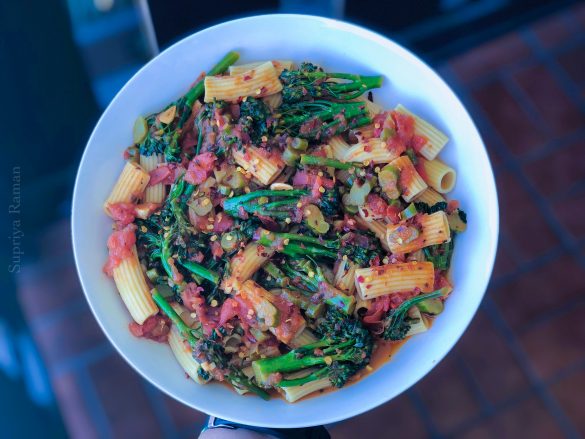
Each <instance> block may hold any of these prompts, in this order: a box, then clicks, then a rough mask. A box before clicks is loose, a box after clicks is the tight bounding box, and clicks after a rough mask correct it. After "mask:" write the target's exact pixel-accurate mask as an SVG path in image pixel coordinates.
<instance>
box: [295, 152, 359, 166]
mask: <svg viewBox="0 0 585 439" xmlns="http://www.w3.org/2000/svg"><path fill="white" fill-rule="evenodd" d="M301 165H308V166H327V167H330V168H335V169H351V168H356V167H361V166H363V165H362V164H361V163H345V162H341V161H339V160H336V159H330V158H327V157H319V156H314V155H307V154H302V155H301Z"/></svg>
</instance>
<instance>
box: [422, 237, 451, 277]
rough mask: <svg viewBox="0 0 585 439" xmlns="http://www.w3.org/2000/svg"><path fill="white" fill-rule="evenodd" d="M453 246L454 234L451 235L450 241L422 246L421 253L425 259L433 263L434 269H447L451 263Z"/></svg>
mask: <svg viewBox="0 0 585 439" xmlns="http://www.w3.org/2000/svg"><path fill="white" fill-rule="evenodd" d="M454 246H455V235H451V240H450V241H448V242H444V243H443V244H437V245H430V246H428V247H425V248H423V253H424V255H425V258H426V260H427V261H430V262H432V263H433V265H434V267H435V270H448V269H449V266H450V265H451V256H452V255H453V248H454Z"/></svg>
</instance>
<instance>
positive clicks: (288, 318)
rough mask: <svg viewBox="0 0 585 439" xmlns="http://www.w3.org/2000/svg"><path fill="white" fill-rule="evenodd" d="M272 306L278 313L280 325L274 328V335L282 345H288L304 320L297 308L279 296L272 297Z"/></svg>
mask: <svg viewBox="0 0 585 439" xmlns="http://www.w3.org/2000/svg"><path fill="white" fill-rule="evenodd" d="M271 301H272V304H273V305H274V306H275V307H276V308H277V309H278V311H279V312H280V323H279V324H278V326H277V327H276V328H274V335H275V336H276V338H277V339H278V340H280V341H281V342H283V343H289V342H290V341H291V340H292V339H293V338H294V337H295V335H297V333H298V332H299V331H300V330H301V328H302V327H303V325H304V323H305V320H304V319H303V317H302V316H301V313H300V311H299V309H298V307H296V306H294V305H293V304H292V303H290V302H289V301H287V300H285V299H283V298H282V297H280V296H274V297H273V298H272V299H271Z"/></svg>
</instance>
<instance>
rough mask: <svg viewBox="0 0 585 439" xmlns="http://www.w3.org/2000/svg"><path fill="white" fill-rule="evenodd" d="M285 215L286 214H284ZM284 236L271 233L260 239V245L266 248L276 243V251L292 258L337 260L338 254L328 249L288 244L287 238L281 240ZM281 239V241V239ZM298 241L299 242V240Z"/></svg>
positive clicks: (320, 246) (302, 244) (310, 245)
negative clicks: (306, 256)
mask: <svg viewBox="0 0 585 439" xmlns="http://www.w3.org/2000/svg"><path fill="white" fill-rule="evenodd" d="M283 213H284V212H283ZM280 235H282V234H280V233H271V234H269V235H265V234H261V236H260V238H258V240H257V242H258V244H261V245H263V246H265V247H272V246H273V245H274V244H275V243H276V244H277V248H276V250H277V251H279V252H281V253H284V254H285V255H288V256H291V257H298V256H302V255H308V256H314V257H319V256H321V257H324V258H331V259H337V252H334V251H331V250H328V249H327V248H325V247H323V246H322V245H321V244H319V246H316V245H312V244H304V243H302V242H301V244H297V243H296V242H288V243H287V244H285V243H284V240H285V239H286V238H281V236H280ZM279 238H281V239H279ZM297 241H298V240H297Z"/></svg>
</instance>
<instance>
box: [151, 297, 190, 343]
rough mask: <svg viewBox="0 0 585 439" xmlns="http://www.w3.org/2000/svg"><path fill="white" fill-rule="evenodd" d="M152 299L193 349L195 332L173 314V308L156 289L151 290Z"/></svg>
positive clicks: (177, 315)
mask: <svg viewBox="0 0 585 439" xmlns="http://www.w3.org/2000/svg"><path fill="white" fill-rule="evenodd" d="M152 299H153V300H154V302H155V303H156V304H157V305H158V307H159V308H160V309H161V311H162V312H163V313H164V314H166V315H167V317H168V318H169V319H171V322H173V324H174V325H175V326H176V327H177V329H178V330H179V333H180V334H181V336H182V337H183V338H185V339H186V340H187V341H188V342H189V345H191V347H192V348H195V347H196V345H197V338H196V337H195V336H194V335H193V331H195V330H194V329H193V328H190V327H189V326H188V325H187V324H186V323H185V322H184V321H183V319H181V317H180V316H179V314H177V313H176V312H175V310H174V309H173V307H172V306H171V305H170V304H169V302H167V301H166V300H165V298H164V297H163V296H161V294H160V293H159V292H158V290H157V289H156V288H153V289H152Z"/></svg>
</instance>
